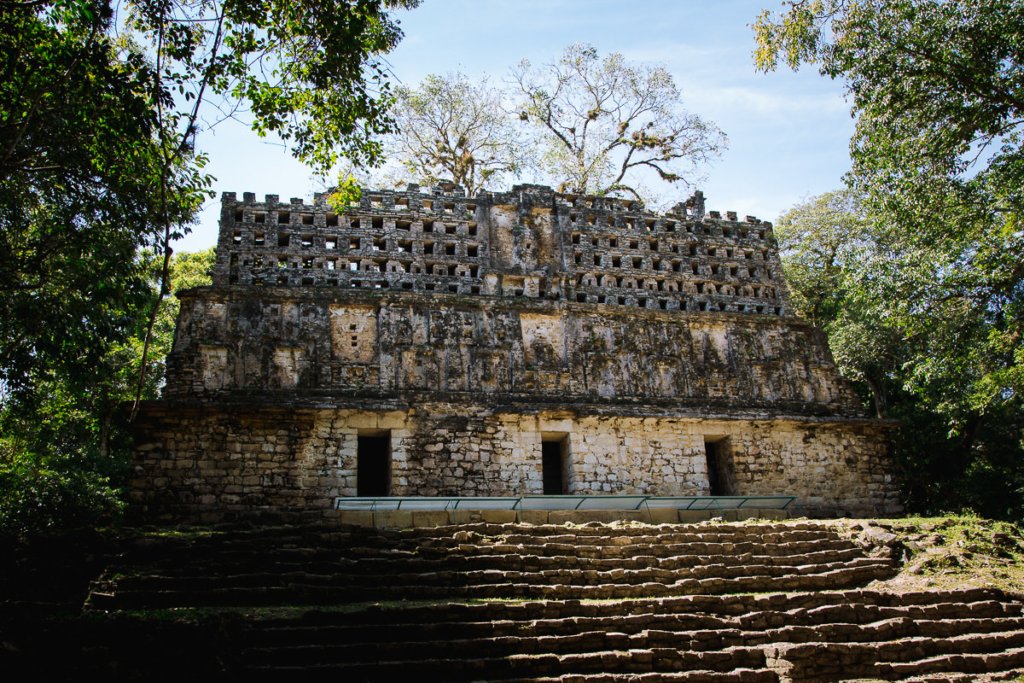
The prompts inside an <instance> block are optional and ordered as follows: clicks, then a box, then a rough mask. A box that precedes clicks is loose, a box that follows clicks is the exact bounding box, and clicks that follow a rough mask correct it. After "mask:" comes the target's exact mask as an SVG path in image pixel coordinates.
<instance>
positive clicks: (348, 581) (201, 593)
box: [90, 563, 891, 609]
mask: <svg viewBox="0 0 1024 683" xmlns="http://www.w3.org/2000/svg"><path fill="white" fill-rule="evenodd" d="M767 569H769V570H770V569H771V568H767ZM481 574H482V575H481V576H478V577H474V578H475V579H476V580H480V581H485V580H487V578H488V577H487V576H486V575H485V574H486V573H481ZM499 574H501V576H500V582H498V583H467V584H464V585H451V583H450V582H446V581H445V580H442V579H435V580H433V581H431V582H430V583H413V582H412V580H411V579H409V580H403V579H402V578H400V577H388V579H389V580H388V582H387V584H386V585H382V584H384V582H374V581H364V582H358V581H355V580H353V579H352V577H328V579H329V580H327V581H321V580H319V577H318V580H317V581H312V582H311V581H294V582H290V583H289V582H284V583H285V585H280V584H281V583H283V582H282V581H281V580H278V581H277V583H278V584H279V585H266V584H265V583H263V582H260V581H254V582H253V585H251V586H244V585H242V586H239V584H244V580H243V579H244V577H221V580H219V581H218V582H217V584H216V585H214V586H211V587H202V586H201V585H194V584H193V585H189V584H188V583H187V582H184V583H182V582H176V580H174V579H167V582H166V583H164V584H163V585H164V586H166V587H167V589H166V590H162V589H160V588H152V587H150V586H151V584H149V583H147V581H145V580H142V581H138V582H135V584H134V585H135V586H138V587H131V586H128V585H127V584H129V583H131V581H129V580H127V579H125V581H124V584H122V582H121V580H110V581H107V582H102V581H101V582H100V583H99V584H98V585H97V587H96V588H95V589H94V590H93V591H92V594H91V596H90V604H91V606H92V607H95V608H102V609H128V608H142V607H186V606H196V607H199V606H218V605H220V606H246V605H253V606H257V605H285V604H299V605H310V604H340V603H345V602H365V601H367V600H401V599H407V600H438V599H452V598H465V599H470V598H518V599H548V600H566V599H622V598H640V597H655V596H679V595H691V594H712V593H739V592H768V591H808V590H824V589H829V588H842V587H847V586H854V585H862V584H865V583H868V582H870V581H871V580H874V579H878V578H886V577H888V576H889V575H890V574H891V567H889V566H888V564H885V563H881V564H866V565H863V566H853V567H846V566H839V567H838V568H835V569H828V568H827V566H826V568H825V569H824V571H821V572H819V573H813V574H811V573H808V574H799V575H794V574H781V573H780V574H778V575H773V574H771V573H765V574H761V575H753V576H740V577H728V578H722V577H714V576H712V577H707V578H682V579H678V578H676V576H675V575H671V576H670V577H669V579H670V580H671V579H675V580H674V581H671V582H670V583H669V582H657V581H644V580H643V579H644V578H646V575H639V576H634V577H629V576H621V577H614V578H615V579H617V582H616V583H605V584H600V583H597V582H596V580H595V578H594V577H586V580H587V581H594V582H593V583H584V582H583V581H582V579H583V577H578V576H573V575H569V576H568V578H569V579H572V580H573V582H572V583H550V581H551V580H552V578H553V577H544V576H543V575H542V574H540V575H520V576H519V577H516V580H515V581H513V579H512V577H513V576H514V574H513V573H502V572H499ZM623 574H624V575H627V574H628V572H623ZM278 578H279V577H278ZM495 578H499V577H495ZM522 578H526V579H528V580H530V581H531V582H530V583H520V582H519V579H522ZM608 578H612V577H608ZM627 579H628V580H627ZM151 580H152V581H153V582H156V579H155V578H153V577H151ZM104 583H106V585H104Z"/></svg>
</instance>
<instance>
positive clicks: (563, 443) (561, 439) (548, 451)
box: [540, 434, 572, 496]
mask: <svg viewBox="0 0 1024 683" xmlns="http://www.w3.org/2000/svg"><path fill="white" fill-rule="evenodd" d="M540 446H541V467H542V479H543V482H544V495H546V496H560V495H564V494H567V493H571V492H572V481H571V479H572V468H571V465H570V462H569V436H568V435H567V434H551V435H544V436H543V437H542V438H541V443H540Z"/></svg>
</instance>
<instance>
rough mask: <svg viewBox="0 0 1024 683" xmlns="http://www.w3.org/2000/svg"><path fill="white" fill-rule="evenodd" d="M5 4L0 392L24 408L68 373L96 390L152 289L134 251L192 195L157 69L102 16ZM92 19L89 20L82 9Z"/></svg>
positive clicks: (0, 77)
mask: <svg viewBox="0 0 1024 683" xmlns="http://www.w3.org/2000/svg"><path fill="white" fill-rule="evenodd" d="M49 9H50V10H52V11H50V12H49V13H44V12H42V11H41V10H40V9H38V8H37V7H36V6H34V5H30V4H28V3H23V4H13V5H12V4H5V5H2V6H0V13H2V20H3V22H4V31H3V32H0V381H2V382H3V384H4V385H5V387H6V389H7V392H14V393H15V394H17V395H18V396H20V397H22V398H23V399H27V398H28V396H29V394H30V393H31V389H32V387H33V385H34V384H35V382H36V381H37V380H40V379H46V378H47V377H50V376H53V375H57V374H61V375H64V376H65V377H67V378H81V380H82V381H83V382H88V376H89V374H90V372H91V369H92V368H93V367H95V365H96V364H97V363H98V362H99V361H100V359H101V358H102V357H103V355H104V353H105V352H106V351H107V349H108V348H109V344H110V343H111V341H113V340H117V339H119V338H124V337H125V336H126V335H127V334H128V333H129V330H130V329H131V327H132V319H133V317H134V316H135V315H136V314H137V313H138V312H139V310H140V309H141V308H142V307H143V306H144V305H145V301H146V297H147V296H149V289H148V287H147V284H146V282H145V277H144V274H143V272H142V269H141V264H140V263H139V262H138V261H137V259H136V250H137V249H138V248H139V246H140V245H143V244H146V243H148V242H149V241H150V240H151V239H152V238H153V236H154V235H155V233H156V229H157V228H156V215H155V213H156V206H155V204H156V192H155V190H156V188H157V186H158V182H157V179H158V178H160V176H161V175H163V176H164V177H165V180H166V183H165V189H166V195H167V197H168V201H166V202H165V205H166V206H165V209H166V213H167V216H168V217H169V218H171V219H172V220H184V219H185V218H187V217H188V216H189V215H190V212H191V210H192V209H193V208H194V206H195V203H194V200H195V195H194V194H193V193H192V190H194V189H195V186H196V185H197V184H200V183H197V181H196V178H195V177H194V176H191V177H190V176H188V175H187V174H184V173H182V163H185V162H187V161H188V158H187V157H185V156H183V157H182V158H181V162H182V163H178V164H175V165H173V166H171V167H170V168H168V169H163V166H162V160H161V158H160V153H159V149H158V146H157V143H156V138H157V133H156V129H157V125H158V123H157V121H156V118H155V116H154V114H153V111H152V108H151V102H150V100H149V99H148V96H147V91H148V89H149V87H150V83H151V78H152V70H151V69H150V67H149V65H148V64H147V63H146V61H145V59H144V58H143V57H142V56H141V55H140V54H138V53H132V52H129V53H126V54H125V55H124V56H123V57H122V58H118V56H117V55H116V54H115V52H114V46H113V44H112V41H111V40H110V39H109V38H108V37H107V35H106V31H107V30H109V28H110V22H111V15H110V13H109V12H101V11H98V10H101V9H102V8H97V7H75V6H69V7H67V8H61V7H51V8H49ZM87 10H92V11H87Z"/></svg>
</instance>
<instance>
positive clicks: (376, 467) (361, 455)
mask: <svg viewBox="0 0 1024 683" xmlns="http://www.w3.org/2000/svg"><path fill="white" fill-rule="evenodd" d="M356 495H359V496H390V495H391V437H390V436H387V435H385V436H363V435H360V436H359V445H358V450H357V451H356Z"/></svg>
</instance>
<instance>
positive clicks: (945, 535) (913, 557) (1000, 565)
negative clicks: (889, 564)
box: [840, 515, 1024, 594]
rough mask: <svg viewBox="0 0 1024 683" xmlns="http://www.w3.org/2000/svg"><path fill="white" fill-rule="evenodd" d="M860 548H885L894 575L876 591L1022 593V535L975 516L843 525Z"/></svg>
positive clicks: (1012, 526) (1009, 525)
mask: <svg viewBox="0 0 1024 683" xmlns="http://www.w3.org/2000/svg"><path fill="white" fill-rule="evenodd" d="M840 526H841V527H845V528H846V529H847V530H848V533H850V534H851V536H853V537H854V538H855V539H856V540H858V542H860V543H861V544H862V545H865V546H874V547H875V548H877V549H879V550H881V549H883V548H886V549H888V550H889V551H891V552H892V553H893V555H894V556H895V557H897V558H898V559H899V560H900V561H901V563H902V570H901V571H900V573H899V575H898V576H896V577H894V578H893V579H890V580H888V581H884V582H879V585H878V586H877V587H879V588H886V589H891V590H897V591H909V590H927V589H954V588H969V587H992V588H1000V589H1002V590H1004V591H1007V592H1011V593H1015V594H1024V531H1022V530H1021V528H1020V527H1019V526H1017V525H1016V524H1012V523H1010V522H999V521H993V520H989V519H984V518H982V517H978V516H976V515H949V516H943V517H902V518H898V519H875V520H843V521H842V522H841V523H840Z"/></svg>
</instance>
